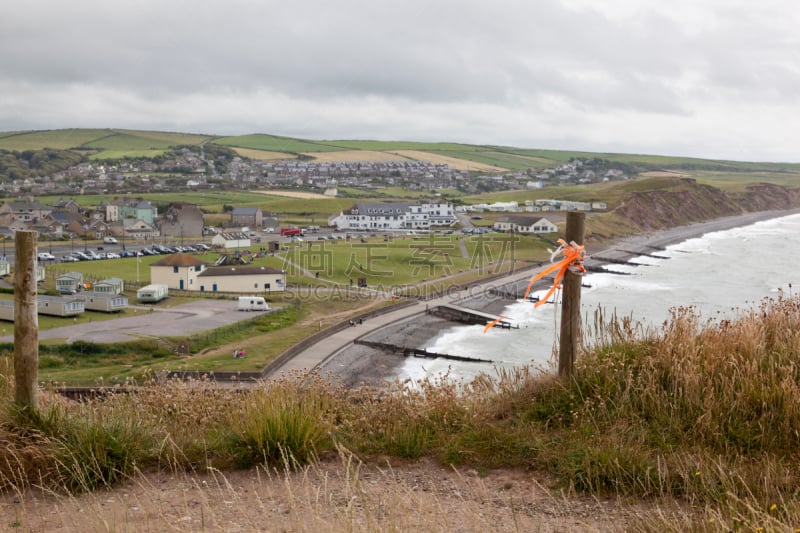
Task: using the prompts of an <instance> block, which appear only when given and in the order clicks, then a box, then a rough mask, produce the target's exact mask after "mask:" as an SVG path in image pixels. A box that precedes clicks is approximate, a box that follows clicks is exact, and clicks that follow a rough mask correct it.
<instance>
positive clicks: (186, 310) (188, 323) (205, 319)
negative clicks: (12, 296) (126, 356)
mask: <svg viewBox="0 0 800 533" xmlns="http://www.w3.org/2000/svg"><path fill="white" fill-rule="evenodd" d="M237 307H238V302H236V301H231V300H216V299H213V300H212V299H209V300H205V299H197V300H196V301H194V302H191V303H187V304H183V305H176V306H175V307H165V308H155V307H144V306H134V307H131V308H130V309H132V310H133V311H134V313H135V314H134V316H126V317H123V318H117V319H111V320H101V321H98V322H87V323H83V324H71V325H68V326H63V327H60V328H52V329H46V330H39V339H40V340H45V339H65V342H67V343H71V342H75V341H77V340H81V341H87V342H98V343H111V342H126V341H132V340H137V339H142V338H154V337H170V336H178V335H190V334H192V333H198V332H202V331H208V330H212V329H215V328H218V327H220V326H226V325H228V324H233V323H234V322H237V321H239V320H243V319H245V318H248V317H252V316H253V313H243V312H241V311H239V310H238V309H237ZM64 320H65V321H69V319H64ZM13 340H14V338H13V337H12V336H11V335H7V336H5V337H0V341H3V342H12V341H13Z"/></svg>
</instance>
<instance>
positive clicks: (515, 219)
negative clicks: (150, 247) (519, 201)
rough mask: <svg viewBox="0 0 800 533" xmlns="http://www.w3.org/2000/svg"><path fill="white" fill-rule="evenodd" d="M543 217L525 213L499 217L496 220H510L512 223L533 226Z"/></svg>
mask: <svg viewBox="0 0 800 533" xmlns="http://www.w3.org/2000/svg"><path fill="white" fill-rule="evenodd" d="M543 218H544V217H540V216H536V217H526V216H525V215H511V216H506V217H500V218H498V219H497V221H498V222H511V223H512V224H516V225H518V226H533V225H534V224H536V223H537V222H539V221H540V220H543Z"/></svg>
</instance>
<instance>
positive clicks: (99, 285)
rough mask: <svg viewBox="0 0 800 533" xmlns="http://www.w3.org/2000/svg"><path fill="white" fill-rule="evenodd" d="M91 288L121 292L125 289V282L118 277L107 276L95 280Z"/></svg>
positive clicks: (110, 292) (106, 291) (104, 291)
mask: <svg viewBox="0 0 800 533" xmlns="http://www.w3.org/2000/svg"><path fill="white" fill-rule="evenodd" d="M92 290H93V291H94V292H102V293H106V294H122V293H123V292H124V291H125V282H124V281H123V280H121V279H120V278H108V279H104V280H101V281H98V282H96V283H95V284H94V286H93V287H92Z"/></svg>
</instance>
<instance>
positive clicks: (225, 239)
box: [211, 231, 251, 250]
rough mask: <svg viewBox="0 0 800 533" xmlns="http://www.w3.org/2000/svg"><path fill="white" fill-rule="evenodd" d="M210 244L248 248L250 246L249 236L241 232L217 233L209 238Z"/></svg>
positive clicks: (219, 246)
mask: <svg viewBox="0 0 800 533" xmlns="http://www.w3.org/2000/svg"><path fill="white" fill-rule="evenodd" d="M211 246H213V247H214V248H224V249H226V250H228V249H231V248H248V247H249V246H251V242H250V237H248V236H247V235H245V234H244V233H242V232H239V231H234V232H225V233H218V234H216V235H214V236H213V237H212V238H211Z"/></svg>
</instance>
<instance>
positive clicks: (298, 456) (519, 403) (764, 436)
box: [0, 296, 800, 531]
mask: <svg viewBox="0 0 800 533" xmlns="http://www.w3.org/2000/svg"><path fill="white" fill-rule="evenodd" d="M595 322H596V323H595V324H594V325H592V327H591V328H588V329H591V332H590V336H591V337H592V340H593V342H594V343H597V345H598V346H599V347H598V348H595V349H592V350H591V351H588V352H587V353H584V354H583V355H582V357H581V358H580V360H579V362H578V364H577V367H576V374H575V376H574V378H573V379H572V380H569V381H559V380H557V379H555V378H553V377H551V376H533V375H530V374H529V373H528V372H526V371H525V370H519V371H518V372H516V373H513V374H505V375H501V376H498V377H497V378H493V377H489V376H483V377H480V378H478V379H476V380H475V381H473V382H471V383H456V382H453V381H451V380H448V379H447V378H442V379H439V380H437V381H421V382H418V383H413V384H412V383H396V384H394V385H392V386H390V387H387V388H385V389H381V390H376V389H368V388H360V389H346V388H343V387H340V386H337V385H336V384H332V383H330V382H328V381H326V380H324V379H322V378H321V377H317V376H310V377H309V376H294V377H288V378H286V379H283V380H281V381H276V382H270V383H269V384H268V386H265V387H260V388H255V389H252V390H246V391H234V390H231V389H224V388H219V387H215V386H213V384H210V383H182V382H172V383H155V382H150V383H146V384H144V385H143V386H142V387H140V388H138V389H137V391H136V392H135V393H134V392H132V393H130V394H127V393H125V391H124V390H123V389H120V392H119V393H118V394H114V395H112V396H111V397H109V398H107V399H105V400H104V401H97V402H89V403H84V404H71V403H68V402H64V401H61V400H60V399H58V398H57V397H54V396H51V395H48V394H43V402H42V403H43V406H42V407H41V409H40V410H39V412H37V413H21V412H18V411H15V410H14V409H13V408H11V407H10V405H11V402H10V399H11V397H12V391H11V386H10V383H11V381H13V380H8V379H6V380H4V381H3V388H2V395H3V397H4V404H5V405H6V406H9V407H8V408H7V409H5V411H4V414H3V418H2V426H1V427H0V432H2V433H1V434H2V437H0V438H2V440H3V446H2V448H0V483H2V487H3V488H4V489H5V490H18V489H20V488H22V487H26V486H30V485H44V486H46V487H49V488H52V489H55V490H60V491H68V492H70V493H76V492H82V491H91V490H94V489H96V488H98V487H103V486H109V485H114V484H115V483H117V482H118V481H120V480H122V479H125V478H126V477H128V476H130V475H132V474H133V473H135V472H136V471H137V470H140V469H153V468H159V469H166V470H170V471H187V470H189V471H192V470H207V469H209V468H212V469H221V470H226V469H232V468H246V467H251V466H254V465H268V466H278V467H281V466H288V467H296V466H299V465H303V464H307V463H313V462H314V461H315V460H316V458H317V457H321V456H325V455H327V454H334V453H337V450H341V449H343V448H344V449H347V450H350V451H351V452H353V453H354V454H355V455H356V456H357V457H359V458H361V459H364V460H367V461H369V460H370V459H374V458H382V457H386V456H389V457H397V458H410V459H414V458H420V457H423V456H426V457H434V458H436V459H438V460H439V461H440V462H442V463H444V464H453V465H470V466H472V467H474V468H477V469H478V470H480V469H482V468H484V469H485V468H495V467H512V468H523V469H528V470H532V471H535V472H540V473H543V474H547V477H548V478H550V479H553V480H554V483H555V484H556V485H557V486H560V487H563V488H564V489H566V490H567V491H578V492H585V493H589V494H593V495H617V496H620V497H626V498H637V499H648V500H651V501H653V502H672V503H674V502H677V505H675V506H672V505H669V506H667V505H666V504H665V506H664V507H663V508H660V509H662V511H661V512H656V513H642V515H641V516H640V517H639V520H638V522H637V524H636V529H638V530H642V531H656V530H658V531H670V530H671V531H687V530H697V531H776V530H781V531H795V530H796V529H795V528H798V527H800V503H798V498H797V490H798V485H797V482H796V480H797V477H798V473H800V451H799V450H800V448H798V440H799V439H800V438H799V437H798V431H799V430H800V357H799V356H798V354H800V335H799V334H798V332H800V298H797V297H786V296H780V297H778V298H776V299H770V300H765V301H764V302H762V304H761V306H760V307H759V308H757V309H752V310H750V311H747V312H745V313H743V314H742V315H741V316H740V317H739V318H738V319H736V320H732V321H727V320H726V321H715V320H707V321H702V320H701V318H700V317H699V316H698V315H697V314H696V313H695V312H694V310H693V309H691V308H679V309H675V310H674V311H673V316H672V318H671V320H669V321H667V322H666V323H665V324H664V325H663V327H662V328H661V329H659V330H657V331H655V330H648V331H645V330H643V329H642V328H640V327H639V326H638V325H636V324H633V323H631V322H630V321H629V320H627V319H624V318H617V317H613V318H612V319H610V320H605V319H604V318H603V317H597V319H596V321H595ZM3 362H4V363H5V364H6V366H8V363H9V361H8V359H7V358H4V359H3ZM9 370H10V369H8V368H6V371H5V372H4V374H5V375H6V376H10V375H11V374H10V373H9ZM664 509H669V510H668V511H667V510H664Z"/></svg>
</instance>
